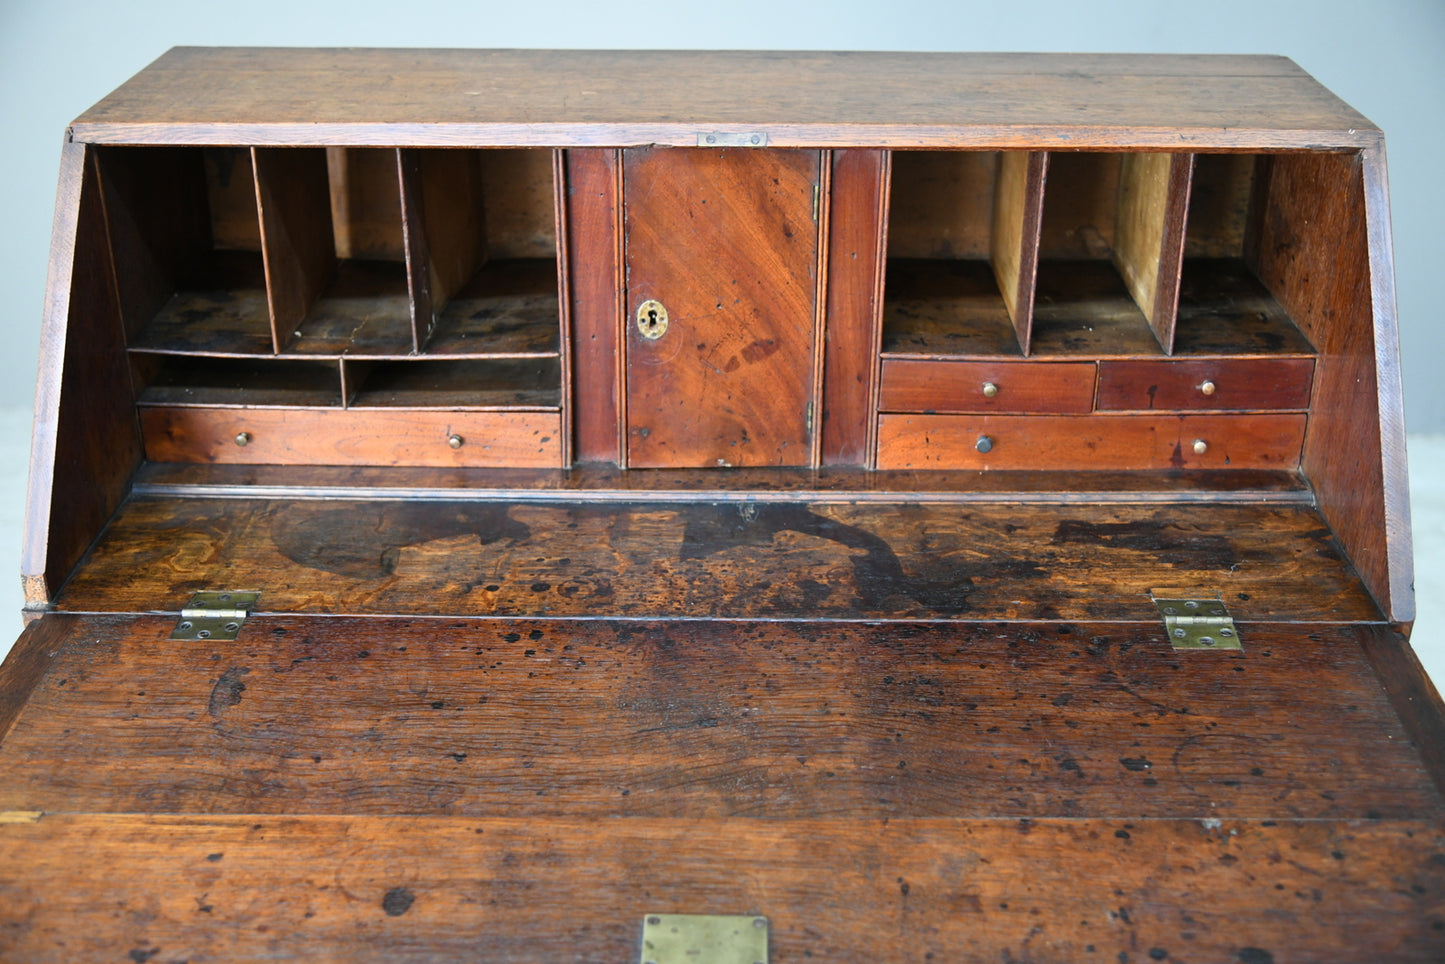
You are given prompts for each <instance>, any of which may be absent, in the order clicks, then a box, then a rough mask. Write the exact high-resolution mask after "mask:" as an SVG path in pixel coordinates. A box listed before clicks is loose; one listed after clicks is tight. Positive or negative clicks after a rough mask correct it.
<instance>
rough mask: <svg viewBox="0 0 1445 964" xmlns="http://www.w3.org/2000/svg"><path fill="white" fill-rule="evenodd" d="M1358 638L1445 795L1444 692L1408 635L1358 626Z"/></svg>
mask: <svg viewBox="0 0 1445 964" xmlns="http://www.w3.org/2000/svg"><path fill="white" fill-rule="evenodd" d="M1355 636H1356V638H1358V639H1359V640H1360V643H1361V645H1362V646H1363V648H1364V651H1365V655H1366V656H1367V657H1368V658H1369V660H1370V663H1371V665H1372V666H1374V668H1375V672H1376V673H1377V674H1378V675H1379V678H1380V683H1381V685H1382V686H1383V687H1384V690H1385V692H1386V693H1388V694H1389V696H1390V702H1391V704H1392V705H1393V706H1394V707H1395V712H1396V713H1397V714H1399V719H1400V724H1401V726H1403V727H1404V729H1405V732H1406V733H1408V734H1409V736H1410V740H1411V742H1412V744H1413V745H1414V747H1415V750H1416V751H1417V752H1418V753H1419V754H1420V758H1421V760H1423V762H1424V763H1425V766H1426V767H1427V768H1428V769H1429V771H1430V775H1431V777H1432V778H1433V779H1434V781H1435V788H1436V789H1437V790H1439V791H1440V792H1441V793H1442V794H1445V709H1442V704H1441V700H1440V692H1439V690H1438V689H1436V687H1435V684H1434V682H1432V681H1431V679H1430V676H1429V674H1427V673H1426V672H1425V667H1424V666H1422V665H1420V658H1419V656H1417V655H1416V653H1415V651H1414V650H1413V649H1411V648H1410V641H1409V639H1408V638H1407V637H1406V635H1405V634H1404V633H1401V632H1398V631H1397V630H1395V629H1394V628H1386V627H1378V626H1372V627H1364V626H1361V627H1358V628H1356V630H1355Z"/></svg>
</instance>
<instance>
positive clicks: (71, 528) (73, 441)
mask: <svg viewBox="0 0 1445 964" xmlns="http://www.w3.org/2000/svg"><path fill="white" fill-rule="evenodd" d="M109 240H110V238H109V232H107V230H106V216H105V210H104V208H103V202H102V197H101V184H100V180H99V172H98V171H97V169H96V165H95V161H94V154H93V152H92V151H90V150H89V149H87V148H85V147H82V146H80V145H77V144H73V143H70V142H67V143H66V145H65V147H64V148H63V150H62V154H61V165H60V190H59V196H58V198H57V200H56V211H55V224H54V232H53V237H52V242H51V251H50V273H49V276H48V278H47V279H46V296H45V321H44V328H43V330H42V334H41V343H40V379H39V383H38V386H37V389H36V398H35V430H34V433H33V437H32V446H33V448H32V452H31V474H30V487H29V492H28V495H27V506H26V524H25V525H26V535H25V547H24V552H23V558H22V560H21V571H22V573H23V574H24V587H25V600H26V605H27V606H30V607H35V608H40V607H43V606H44V605H45V603H46V602H47V601H48V600H49V599H50V598H51V597H52V596H53V595H54V593H55V592H56V591H57V590H58V589H59V588H60V586H61V584H62V583H64V581H65V579H66V577H68V576H69V575H70V572H71V569H72V568H73V567H74V566H75V564H76V563H77V562H79V561H80V559H81V557H82V556H83V555H84V553H85V550H86V549H87V548H88V547H89V546H90V544H91V542H92V541H93V540H94V539H95V537H96V536H97V535H98V534H99V533H100V531H101V529H102V528H103V527H104V526H105V523H106V520H107V519H109V518H110V516H111V514H112V513H113V512H114V511H115V509H116V507H117V506H118V505H119V504H120V502H121V500H122V499H123V498H124V497H125V493H126V490H127V488H128V486H129V484H130V477H131V475H132V473H133V472H134V471H135V469H136V467H137V466H138V465H139V464H140V461H141V439H140V434H139V432H138V431H137V426H136V422H135V415H134V409H133V407H132V405H133V399H134V395H133V391H134V389H133V386H132V384H131V372H130V365H129V364H128V362H127V360H126V356H125V344H124V337H125V335H124V327H123V322H122V315H121V308H120V304H119V298H118V295H117V289H116V283H117V276H116V270H117V266H116V264H115V263H114V261H113V260H112V257H111V246H110V243H109Z"/></svg>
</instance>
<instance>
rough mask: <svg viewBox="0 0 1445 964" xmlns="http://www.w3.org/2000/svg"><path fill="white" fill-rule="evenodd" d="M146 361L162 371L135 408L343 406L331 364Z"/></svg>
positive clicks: (181, 359)
mask: <svg viewBox="0 0 1445 964" xmlns="http://www.w3.org/2000/svg"><path fill="white" fill-rule="evenodd" d="M149 361H150V362H152V363H156V364H159V365H160V370H159V371H158V372H156V373H155V374H154V376H153V377H151V378H150V379H149V384H147V385H146V387H145V388H144V389H143V390H142V391H141V393H140V396H139V398H137V400H136V403H137V404H138V405H143V406H149V405H166V406H215V405H223V406H231V405H247V406H263V407H286V408H333V407H334V408H339V407H341V374H340V371H339V367H338V366H337V364H336V363H335V362H324V361H310V360H305V361H297V360H277V359H272V358H266V359H259V360H253V359H229V358H206V357H196V358H186V357H176V356H170V357H163V358H152V359H149ZM142 364H143V365H144V361H142Z"/></svg>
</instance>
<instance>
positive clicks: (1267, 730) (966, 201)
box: [0, 49, 1445, 964]
mask: <svg viewBox="0 0 1445 964" xmlns="http://www.w3.org/2000/svg"><path fill="white" fill-rule="evenodd" d="M639 65H642V66H645V70H639V69H638V67H639ZM55 224H56V228H55V235H54V241H53V246H52V249H51V272H50V283H49V291H48V295H47V302H46V320H45V329H44V344H43V361H42V365H43V368H42V372H41V382H40V391H39V399H38V406H39V407H38V412H37V423H36V424H37V429H36V437H35V438H36V441H35V454H34V463H33V466H32V480H31V489H30V506H29V509H30V523H29V529H28V535H27V540H28V541H27V544H26V548H25V556H24V578H25V587H26V595H27V599H28V605H29V607H30V610H31V611H32V613H33V615H34V616H35V619H34V620H33V622H32V623H31V624H30V625H29V627H28V628H27V630H26V632H25V635H24V636H23V637H22V638H21V639H20V641H19V642H18V643H17V645H16V647H15V649H14V651H13V652H12V654H11V655H10V657H9V659H8V661H7V662H6V663H5V664H4V668H3V671H0V694H3V701H0V959H4V960H56V961H79V960H132V961H142V962H143V961H153V962H156V964H163V962H179V961H189V962H199V961H207V960H238V959H253V958H267V959H272V958H291V957H295V958H319V959H333V960H348V961H354V960H364V959H378V960H388V961H390V960H469V961H471V960H476V961H504V960H505V961H547V962H550V961H633V960H657V961H658V962H659V964H671V962H673V961H676V960H683V959H685V960H689V961H693V962H696V961H701V960H713V961H730V960H733V959H734V957H729V956H726V954H725V952H724V951H723V950H713V951H710V952H708V953H706V954H703V955H696V954H694V955H691V956H688V955H686V954H681V955H679V953H678V951H677V949H676V948H670V947H667V946H664V945H663V944H659V943H657V941H660V940H662V938H661V937H657V935H656V934H652V932H649V931H648V930H647V928H649V927H656V928H660V929H661V930H667V929H669V928H671V927H672V920H671V918H670V917H669V918H666V919H663V918H661V917H659V922H658V923H657V924H655V925H654V924H648V923H646V921H647V920H648V919H650V915H672V914H703V915H754V916H757V917H759V918H765V919H766V920H765V921H764V920H762V919H760V920H759V921H758V924H759V927H758V928H757V930H758V931H760V934H753V935H752V936H751V937H748V938H746V939H740V938H738V937H737V936H736V935H732V936H727V935H725V936H724V937H723V938H720V940H721V943H722V944H724V945H730V946H731V950H730V951H728V952H726V953H735V954H740V955H744V956H743V957H741V958H738V959H742V960H747V961H751V960H754V959H771V960H773V961H777V962H783V961H801V960H806V959H812V960H828V961H841V960H846V961H868V962H874V961H904V960H908V961H928V960H931V961H937V962H944V961H965V960H981V961H1109V962H1115V961H1124V962H1128V961H1140V962H1144V961H1156V960H1158V961H1178V962H1198V961H1238V962H1244V964H1262V962H1270V961H1273V962H1279V964H1284V962H1288V961H1311V962H1318V961H1376V962H1378V961H1406V960H1412V961H1413V960H1419V961H1425V960H1440V959H1441V958H1442V957H1445V833H1442V822H1441V820H1442V816H1445V802H1442V797H1441V786H1442V778H1445V756H1442V747H1445V742H1442V735H1445V726H1442V716H1441V706H1440V702H1439V698H1438V696H1437V695H1436V693H1435V691H1434V689H1433V688H1432V687H1431V685H1430V683H1429V681H1428V680H1427V679H1426V677H1425V676H1424V675H1423V673H1422V672H1421V670H1420V667H1419V665H1418V663H1417V662H1416V661H1415V658H1414V656H1413V655H1412V653H1411V650H1410V648H1409V645H1408V643H1407V641H1406V634H1407V633H1408V631H1409V628H1410V624H1411V621H1412V620H1413V599H1412V588H1411V560H1410V540H1409V522H1408V514H1407V498H1406V476H1405V459H1404V435H1403V427H1402V422H1401V407H1400V390H1399V372H1398V364H1397V351H1398V349H1397V341H1396V328H1395V318H1394V296H1393V281H1392V276H1391V253H1390V238H1389V225H1388V207H1387V196H1386V181H1385V163H1384V154H1383V141H1382V138H1381V135H1380V133H1379V131H1377V130H1376V129H1374V128H1373V127H1372V126H1371V125H1370V124H1369V122H1368V121H1366V120H1365V119H1364V118H1363V117H1361V116H1360V115H1359V114H1357V113H1355V112H1354V111H1353V110H1351V109H1350V108H1348V107H1347V106H1345V105H1344V104H1343V103H1341V102H1340V101H1339V100H1337V99H1336V98H1334V97H1333V96H1332V95H1330V94H1329V93H1328V92H1327V91H1325V90H1324V89H1323V88H1321V87H1320V86H1319V85H1318V84H1317V83H1316V82H1314V81H1313V80H1311V79H1310V78H1309V77H1308V76H1307V75H1305V74H1304V73H1303V72H1302V71H1300V70H1299V69H1298V68H1297V67H1295V66H1294V65H1293V64H1291V63H1290V62H1289V61H1286V60H1283V59H1279V58H1254V57H1112V56H1111V57H1103V56H1053V55H1048V56H995V55H986V56H963V55H942V54H915V55H898V54H820V53H809V54H765V53H731V54H719V53H672V54H651V53H649V54H640V53H584V52H566V53H560V52H559V53H530V52H508V51H485V52H464V51H360V50H337V51H306V50H287V51H260V50H194V49H182V50H174V51H172V52H170V53H168V54H166V55H165V56H164V57H162V58H161V59H160V60H159V61H157V62H156V63H155V64H153V65H152V66H151V67H149V68H147V69H146V70H145V71H143V72H142V73H141V74H139V75H138V76H137V77H136V78H134V79H133V80H131V81H130V82H128V83H127V84H126V85H125V86H123V87H122V88H120V89H119V90H118V91H116V92H115V93H114V94H112V95H110V96H109V97H108V98H106V99H105V100H103V101H102V102H101V103H100V104H99V105H97V106H96V107H95V108H93V109H92V110H90V111H89V112H88V113H86V114H85V115H84V116H83V117H82V118H80V119H79V120H78V121H76V122H75V124H74V126H73V127H72V128H71V130H70V132H69V136H68V137H67V138H66V142H65V145H64V149H63V152H62V164H61V177H60V197H59V203H58V206H57V215H56V222H55ZM205 590H214V591H218V592H220V593H221V594H222V595H221V596H219V597H211V598H209V600H208V599H207V598H206V597H197V599H196V601H195V602H192V596H193V594H196V593H199V592H201V591H205ZM246 593H259V597H257V598H255V599H254V600H252V599H251V598H250V597H249V596H247V595H244V594H246ZM1171 599H1173V600H1176V601H1174V602H1169V600H1171ZM1184 600H1189V601H1188V602H1186V601H1184ZM1169 609H1173V610H1175V612H1174V613H1173V614H1172V615H1171V616H1170V619H1169V621H1168V622H1166V620H1165V615H1164V610H1169ZM1217 610H1219V611H1224V610H1227V613H1228V615H1229V616H1230V617H1232V619H1233V623H1232V625H1231V624H1230V623H1228V622H1226V621H1225V620H1224V619H1223V618H1222V617H1221V616H1219V615H1218V614H1217V613H1216V611H1217ZM248 611H249V616H247V612H248ZM1181 615H1182V616H1184V617H1185V618H1184V619H1182V620H1176V619H1175V618H1174V617H1178V616H1181ZM232 635H234V637H235V638H234V639H227V638H225V637H227V636H232ZM173 636H176V637H181V638H173ZM1241 641H1242V645H1243V649H1242V651H1241V650H1238V649H1232V648H1231V647H1232V646H1237V645H1238V644H1239V643H1240V642H1241ZM1188 646H1193V649H1189V648H1176V647H1188ZM744 923H745V924H746V923H748V922H746V921H745V922H744ZM764 923H765V924H766V927H764V926H762V925H763V924H764ZM724 925H726V926H724ZM719 926H723V929H724V930H726V927H728V926H732V925H731V924H728V923H727V922H721V923H720V925H719ZM746 929H747V928H743V930H746ZM659 933H660V931H659ZM654 937H656V940H654ZM759 937H761V945H759V944H758V943H757V941H758V938H759ZM676 939H677V940H679V941H682V940H684V939H691V938H687V937H686V935H685V934H684V935H683V936H677V937H676ZM697 939H698V940H703V938H702V937H699V938H697ZM749 940H751V941H752V942H753V943H751V944H749V943H747V941H749ZM732 942H738V943H735V944H734V943H732Z"/></svg>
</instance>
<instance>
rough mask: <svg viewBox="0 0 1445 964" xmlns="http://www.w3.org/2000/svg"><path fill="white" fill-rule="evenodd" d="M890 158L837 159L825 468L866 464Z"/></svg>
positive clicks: (868, 154) (865, 154)
mask: <svg viewBox="0 0 1445 964" xmlns="http://www.w3.org/2000/svg"><path fill="white" fill-rule="evenodd" d="M887 169H888V157H887V156H886V155H885V154H884V152H882V151H870V150H856V151H834V152H833V179H832V206H831V216H830V218H829V221H828V230H829V235H830V237H829V241H828V267H827V274H828V292H827V300H826V303H827V328H826V331H825V337H824V340H823V353H824V354H823V366H824V367H823V415H822V435H823V438H822V443H823V444H822V462H823V464H824V465H867V464H868V462H869V459H870V447H869V444H868V438H869V430H870V423H871V422H872V420H873V405H872V399H873V396H874V392H875V390H876V384H877V380H878V363H877V355H878V349H877V344H878V337H879V331H878V329H879V327H880V324H881V314H882V304H881V298H880V297H879V295H880V294H881V290H882V284H883V257H882V251H881V250H880V249H881V245H882V244H883V238H884V233H885V230H887V232H888V236H889V237H892V233H891V225H889V226H887V227H886V228H885V225H884V223H883V215H884V206H885V203H886V194H887V185H886V183H885V181H884V178H885V176H886V174H887Z"/></svg>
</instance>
